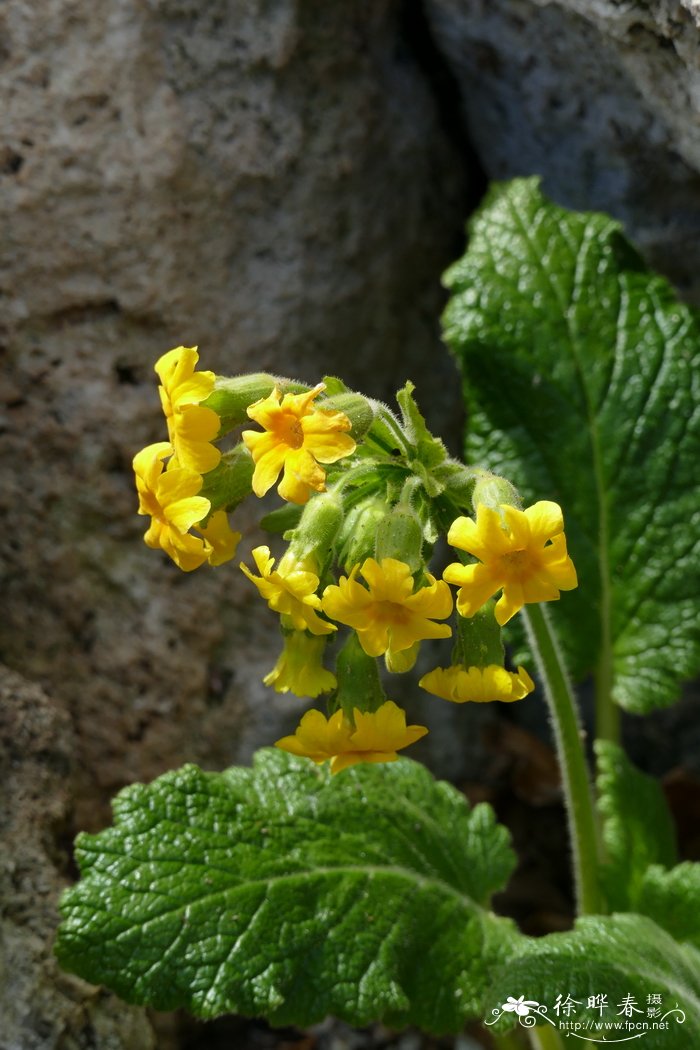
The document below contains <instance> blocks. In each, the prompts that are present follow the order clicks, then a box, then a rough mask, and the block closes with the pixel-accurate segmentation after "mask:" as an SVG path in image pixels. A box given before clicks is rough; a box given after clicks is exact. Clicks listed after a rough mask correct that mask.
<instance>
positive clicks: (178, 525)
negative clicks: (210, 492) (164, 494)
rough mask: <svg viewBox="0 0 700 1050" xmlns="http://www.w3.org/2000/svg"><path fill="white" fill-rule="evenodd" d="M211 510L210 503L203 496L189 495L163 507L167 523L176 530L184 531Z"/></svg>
mask: <svg viewBox="0 0 700 1050" xmlns="http://www.w3.org/2000/svg"><path fill="white" fill-rule="evenodd" d="M210 510H211V503H210V502H209V500H208V499H205V498H204V496H189V497H188V498H187V499H180V500H175V501H174V502H173V503H169V504H168V506H167V507H166V508H165V514H166V517H167V519H168V523H169V524H170V525H172V526H173V527H174V528H175V529H177V530H178V532H182V533H185V532H187V530H188V529H191V528H192V526H193V525H196V524H197V522H198V521H202V519H203V518H206V516H207V514H208V513H209V511H210Z"/></svg>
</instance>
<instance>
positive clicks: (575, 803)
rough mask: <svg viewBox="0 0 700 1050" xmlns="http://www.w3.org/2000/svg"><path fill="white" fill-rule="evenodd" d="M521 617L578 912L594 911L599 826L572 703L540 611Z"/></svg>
mask: <svg viewBox="0 0 700 1050" xmlns="http://www.w3.org/2000/svg"><path fill="white" fill-rule="evenodd" d="M524 615H525V623H526V626H527V629H528V634H529V637H530V641H531V644H532V648H533V651H534V654H535V658H536V660H537V664H538V667H539V671H540V674H541V676H542V679H543V681H544V686H545V692H546V695H547V702H548V704H549V711H550V715H551V718H552V725H553V727H554V739H555V742H556V747H557V753H558V757H559V765H560V767H561V774H562V782H563V787H564V798H565V800H566V809H567V814H568V818H569V836H570V839H571V850H572V853H573V865H574V882H575V886H576V903H577V907H578V913H579V915H590V914H595V913H596V912H600V910H601V904H600V888H599V883H598V830H597V824H596V818H595V810H594V808H593V793H592V790H591V784H590V780H589V776H588V767H587V765H586V758H585V755H584V751H583V743H582V729H581V725H580V723H579V719H578V711H577V708H576V702H575V700H574V696H573V693H572V691H571V686H570V685H569V681H568V678H567V675H566V671H565V669H564V664H563V661H562V658H561V654H560V652H559V649H558V646H557V643H556V641H555V639H554V636H553V634H552V630H551V627H550V625H549V620H548V618H547V616H546V613H545V611H544V609H543V608H542V606H541V605H530V606H527V607H526V608H525V609H524Z"/></svg>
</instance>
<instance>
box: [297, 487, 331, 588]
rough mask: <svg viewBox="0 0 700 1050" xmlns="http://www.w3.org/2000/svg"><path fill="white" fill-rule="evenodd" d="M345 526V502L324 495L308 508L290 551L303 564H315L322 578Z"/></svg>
mask: <svg viewBox="0 0 700 1050" xmlns="http://www.w3.org/2000/svg"><path fill="white" fill-rule="evenodd" d="M342 524H343V501H342V500H341V498H340V496H338V495H337V494H336V493H335V492H332V491H331V492H321V493H319V494H318V495H315V496H312V497H311V499H310V500H309V501H308V503H306V504H305V505H304V509H303V511H302V514H301V518H300V519H299V524H298V525H297V527H296V528H295V529H294V531H293V533H292V535H291V539H290V544H289V551H290V553H291V554H292V555H293V556H294V557H295V558H296V559H297V561H299V562H303V563H306V562H309V561H313V563H315V564H316V565H317V566H318V574H319V575H321V574H322V572H323V567H324V566H325V564H326V562H327V561H328V559H329V557H330V554H331V550H332V548H333V544H334V542H335V538H336V536H337V535H338V532H339V531H340V527H341V525H342Z"/></svg>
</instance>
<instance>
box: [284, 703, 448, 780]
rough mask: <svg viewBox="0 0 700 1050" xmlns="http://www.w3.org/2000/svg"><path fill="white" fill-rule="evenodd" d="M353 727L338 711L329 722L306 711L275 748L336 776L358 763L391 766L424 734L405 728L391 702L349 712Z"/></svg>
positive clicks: (402, 713) (422, 730) (416, 728)
mask: <svg viewBox="0 0 700 1050" xmlns="http://www.w3.org/2000/svg"><path fill="white" fill-rule="evenodd" d="M353 719H354V725H353V724H352V722H350V721H349V720H348V718H347V717H346V716H345V715H344V713H343V711H342V710H338V711H336V712H335V714H334V715H331V717H330V718H326V717H325V716H324V715H322V714H321V712H320V711H307V712H306V714H305V715H304V716H303V718H302V720H301V723H300V724H299V726H298V728H297V730H296V733H294V735H293V736H285V737H283V738H282V739H281V740H278V741H277V743H276V745H275V746H276V747H279V748H281V749H282V750H283V751H288V752H289V753H290V754H292V755H300V756H301V757H303V758H310V759H311V760H312V761H313V762H316V763H318V764H320V763H321V762H328V761H330V763H331V773H340V771H341V770H343V769H347V768H348V767H349V766H355V765H357V764H358V763H360V762H395V761H396V759H397V758H398V757H399V756H398V754H397V752H398V751H401V750H403V748H405V747H408V746H409V745H410V744H414V743H415V742H416V740H420V738H421V737H422V736H425V734H426V733H427V732H428V730H427V729H426V728H425V726H407V725H406V712H405V711H403V710H402V709H401V708H400V707H398V706H397V705H396V704H395V703H394V702H393V700H387V701H386V703H384V704H382V706H381V707H380V708H378V710H376V711H360V710H358V709H357V708H355V710H354V711H353Z"/></svg>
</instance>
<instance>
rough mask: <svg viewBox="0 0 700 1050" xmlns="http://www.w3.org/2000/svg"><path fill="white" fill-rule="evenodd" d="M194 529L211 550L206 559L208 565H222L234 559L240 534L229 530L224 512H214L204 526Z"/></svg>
mask: <svg viewBox="0 0 700 1050" xmlns="http://www.w3.org/2000/svg"><path fill="white" fill-rule="evenodd" d="M196 528H197V532H199V533H201V535H202V536H203V537H204V539H205V542H206V543H207V544H208V545H209V547H210V548H211V550H210V553H209V558H208V561H209V564H210V565H223V564H224V562H227V561H230V560H231V558H233V557H235V554H236V551H237V549H238V544H239V543H240V540H241V534H240V532H233V530H232V529H231V526H230V525H229V523H228V515H227V514H226V511H224V510H215V511H214V513H213V514H211V515H210V517H209V520H208V521H207V523H206V525H197V526H196Z"/></svg>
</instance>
